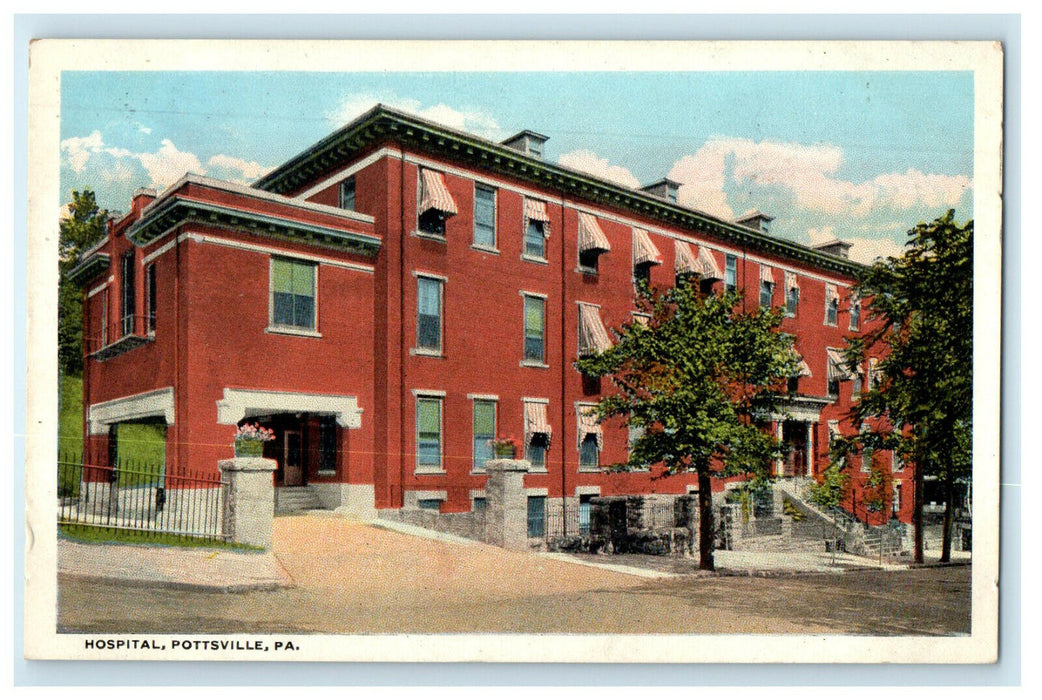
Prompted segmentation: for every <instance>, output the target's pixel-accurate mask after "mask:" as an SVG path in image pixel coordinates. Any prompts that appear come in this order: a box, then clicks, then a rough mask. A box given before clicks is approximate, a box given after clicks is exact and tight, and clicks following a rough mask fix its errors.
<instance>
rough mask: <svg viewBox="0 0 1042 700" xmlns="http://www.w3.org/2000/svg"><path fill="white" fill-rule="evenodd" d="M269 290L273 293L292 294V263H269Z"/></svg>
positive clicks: (275, 261) (280, 261) (285, 261)
mask: <svg viewBox="0 0 1042 700" xmlns="http://www.w3.org/2000/svg"><path fill="white" fill-rule="evenodd" d="M271 289H272V291H275V292H284V293H286V294H292V293H293V263H291V262H289V261H288V260H272V261H271Z"/></svg>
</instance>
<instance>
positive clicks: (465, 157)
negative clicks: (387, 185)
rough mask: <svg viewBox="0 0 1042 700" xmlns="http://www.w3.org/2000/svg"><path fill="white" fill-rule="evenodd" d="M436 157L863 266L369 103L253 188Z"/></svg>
mask: <svg viewBox="0 0 1042 700" xmlns="http://www.w3.org/2000/svg"><path fill="white" fill-rule="evenodd" d="M390 141H393V142H397V143H399V144H400V145H401V146H402V147H403V148H411V149H415V150H417V151H421V152H425V153H429V154H431V155H434V156H440V157H443V158H445V159H446V160H452V161H456V162H460V163H464V164H466V165H468V166H471V167H474V168H478V169H481V170H484V171H486V172H493V173H497V174H500V175H507V176H511V177H516V178H519V179H522V180H527V181H529V182H531V183H533V184H535V185H538V186H541V187H547V188H552V189H555V190H557V191H558V192H560V193H561V194H562V195H566V196H569V197H572V198H575V199H581V200H584V201H588V202H592V203H597V204H602V205H605V206H610V207H615V208H618V209H623V210H627V211H630V212H634V213H636V214H640V215H642V216H647V217H649V218H652V219H655V220H657V221H661V222H662V223H664V224H667V225H671V226H675V227H677V228H681V229H687V230H689V231H695V232H699V233H702V234H705V235H709V236H713V237H715V238H718V239H721V240H722V241H726V242H729V243H732V244H736V245H741V246H748V247H751V248H755V249H757V250H759V251H762V252H764V253H767V254H772V255H777V256H779V257H783V258H788V259H791V260H796V261H799V262H803V263H806V264H809V265H813V266H814V267H817V268H819V269H823V270H830V271H833V272H837V273H841V274H845V275H851V276H853V275H856V274H857V272H858V271H859V270H861V269H863V266H862V265H860V264H859V263H856V262H854V261H852V260H847V259H845V258H837V257H835V256H832V255H828V254H825V253H822V252H820V251H816V250H813V249H811V248H808V247H806V246H803V245H800V244H799V243H795V242H793V241H788V240H785V239H781V238H774V237H772V236H768V235H765V234H763V233H760V232H757V231H754V230H752V229H749V228H747V227H745V226H740V225H738V224H735V223H732V222H729V221H724V220H722V219H717V218H716V217H713V216H710V215H709V214H705V213H703V212H699V211H696V210H693V209H688V208H686V207H682V206H680V205H678V204H674V203H672V202H668V201H666V200H663V199H661V198H659V197H656V196H654V195H651V194H648V193H646V192H641V191H639V190H631V189H628V188H626V187H622V186H620V185H616V184H613V183H610V182H607V181H605V180H601V179H599V178H595V177H593V176H590V175H586V174H583V173H580V172H577V171H574V170H570V169H568V168H563V167H561V166H558V165H553V164H551V163H546V162H544V161H541V160H539V159H536V158H532V157H531V156H527V155H525V154H523V153H521V152H519V151H516V150H514V149H512V148H509V147H507V146H503V145H501V144H497V143H493V142H491V141H487V140H485V139H482V138H479V137H476V136H473V135H470V134H466V133H463V132H460V131H456V130H454V129H449V128H447V127H443V126H439V125H437V124H433V123H431V122H428V121H425V120H423V119H420V118H418V117H414V116H411V115H408V114H405V113H402V112H398V111H397V110H393V109H389V108H388V107H385V106H383V105H377V106H376V107H374V108H373V109H371V110H369V111H368V112H366V113H365V114H363V115H362V116H361V117H359V118H358V119H356V120H355V121H354V122H352V123H351V124H348V125H347V126H345V127H343V128H342V129H340V130H338V131H336V132H334V133H332V134H330V135H329V136H327V137H326V138H324V139H322V140H321V141H319V142H318V143H316V144H314V145H313V146H311V147H310V148H308V149H307V150H305V151H303V152H302V153H300V154H298V155H296V156H294V157H293V158H291V159H290V160H288V161H286V162H285V163H284V164H283V165H281V166H279V167H278V168H276V169H275V170H273V171H272V172H270V173H268V174H267V175H265V176H264V177H263V178H261V179H260V180H258V181H257V182H256V183H254V185H253V186H254V187H256V188H258V189H263V190H266V191H269V192H275V193H277V194H287V193H289V192H295V191H297V190H299V189H300V188H301V187H304V186H305V185H308V184H310V183H312V182H314V181H315V180H317V179H318V178H319V177H321V176H322V175H325V174H326V173H328V172H329V171H330V170H332V169H333V168H335V167H336V166H338V165H340V164H342V163H343V162H344V161H346V160H349V159H351V158H353V157H355V156H357V155H358V154H359V153H360V152H362V151H365V150H370V149H372V148H374V147H376V146H379V145H380V144H382V143H386V142H390Z"/></svg>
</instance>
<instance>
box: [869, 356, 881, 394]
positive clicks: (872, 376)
mask: <svg viewBox="0 0 1042 700" xmlns="http://www.w3.org/2000/svg"><path fill="white" fill-rule="evenodd" d="M878 364H879V358H876V357H870V358H868V388H869V389H871V388H872V387H874V386H875V385H877V384H878V383H879V375H880V372H881V370H880V369H879V368H878V367H877V366H876V365H878Z"/></svg>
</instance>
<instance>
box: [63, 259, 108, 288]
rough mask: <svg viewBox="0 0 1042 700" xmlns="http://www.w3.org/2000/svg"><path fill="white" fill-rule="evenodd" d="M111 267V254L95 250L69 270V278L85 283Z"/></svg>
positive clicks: (79, 283)
mask: <svg viewBox="0 0 1042 700" xmlns="http://www.w3.org/2000/svg"><path fill="white" fill-rule="evenodd" d="M108 269H109V254H108V253H101V252H98V251H94V252H93V253H90V254H89V255H87V257H85V258H83V260H81V261H80V262H79V263H77V265H76V266H75V267H74V268H72V269H71V270H69V280H70V281H71V282H72V283H73V284H76V285H83V284H85V283H87V282H89V281H90V280H92V279H94V278H95V277H97V276H99V275H102V274H104V273H105V272H106V271H107V270H108Z"/></svg>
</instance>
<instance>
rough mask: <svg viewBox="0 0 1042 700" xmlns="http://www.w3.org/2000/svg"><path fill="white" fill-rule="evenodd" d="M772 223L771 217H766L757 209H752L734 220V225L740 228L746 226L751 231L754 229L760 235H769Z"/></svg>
mask: <svg viewBox="0 0 1042 700" xmlns="http://www.w3.org/2000/svg"><path fill="white" fill-rule="evenodd" d="M772 221H774V217H773V216H767V215H766V214H764V213H763V212H762V211H760V210H759V209H752V210H750V211H747V212H745V213H744V214H742V216H741V217H739V218H737V219H735V220H734V222H735V223H736V224H741V225H742V226H748V227H749V228H751V229H755V230H756V231H759V232H760V233H770V226H768V224H770V222H772Z"/></svg>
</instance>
